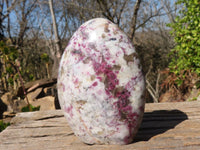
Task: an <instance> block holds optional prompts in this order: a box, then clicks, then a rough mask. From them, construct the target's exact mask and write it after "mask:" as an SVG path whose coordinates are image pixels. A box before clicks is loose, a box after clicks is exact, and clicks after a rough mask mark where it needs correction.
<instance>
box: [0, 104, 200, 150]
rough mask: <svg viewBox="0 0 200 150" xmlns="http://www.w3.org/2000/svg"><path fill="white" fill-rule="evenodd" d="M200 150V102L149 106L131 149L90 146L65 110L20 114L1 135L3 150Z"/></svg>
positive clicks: (112, 146) (127, 146) (123, 146)
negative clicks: (74, 129)
mask: <svg viewBox="0 0 200 150" xmlns="http://www.w3.org/2000/svg"><path fill="white" fill-rule="evenodd" d="M52 149H54V150H127V149H128V150H129V149H130V150H134V149H136V150H138V149H142V150H143V149H144V150H148V149H152V150H157V149H167V150H169V149H176V150H184V149H186V150H187V149H188V150H190V149H191V150H199V149H200V102H197V101H196V102H179V103H158V104H155V103H154V104H146V108H145V114H144V118H143V122H142V125H141V127H140V130H139V132H138V134H137V136H136V137H135V140H134V142H133V143H132V144H129V145H87V144H84V143H82V142H81V141H80V140H79V139H78V138H77V137H76V136H75V135H74V134H73V132H72V131H71V129H70V128H69V127H68V125H67V122H66V120H65V118H64V116H63V114H62V111H61V110H56V111H43V112H42V111H39V112H28V113H20V114H18V115H17V116H16V117H15V118H13V120H12V125H11V126H9V127H8V128H7V129H6V130H4V131H3V132H2V133H0V150H52Z"/></svg>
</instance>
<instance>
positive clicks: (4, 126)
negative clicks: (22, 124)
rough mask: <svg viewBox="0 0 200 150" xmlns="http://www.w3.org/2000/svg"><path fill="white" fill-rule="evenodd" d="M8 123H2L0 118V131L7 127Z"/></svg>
mask: <svg viewBox="0 0 200 150" xmlns="http://www.w3.org/2000/svg"><path fill="white" fill-rule="evenodd" d="M9 125H10V123H4V122H3V121H2V120H0V132H1V131H3V130H4V129H5V128H7V127H8V126H9Z"/></svg>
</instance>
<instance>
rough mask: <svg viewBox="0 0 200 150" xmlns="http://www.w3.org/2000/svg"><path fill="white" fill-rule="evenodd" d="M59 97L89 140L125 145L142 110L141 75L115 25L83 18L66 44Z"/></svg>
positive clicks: (129, 46) (74, 124)
mask: <svg viewBox="0 0 200 150" xmlns="http://www.w3.org/2000/svg"><path fill="white" fill-rule="evenodd" d="M57 86H58V97H59V102H60V105H61V108H62V109H63V111H64V114H65V117H66V118H67V121H68V123H69V125H70V127H71V128H72V130H73V131H74V133H75V135H77V136H78V137H79V138H80V139H81V140H82V141H83V142H85V143H88V144H129V143H131V142H132V141H133V138H134V136H135V134H136V132H137V130H138V128H139V125H140V123H141V120H142V117H143V113H144V103H145V100H144V89H145V84H144V76H143V74H142V71H141V65H140V62H139V59H138V55H137V53H136V51H135V49H134V47H133V45H132V42H131V41H130V40H129V39H128V37H127V35H126V34H125V33H124V32H122V31H121V30H120V29H119V28H118V27H117V25H115V24H114V23H112V22H111V21H109V20H107V19H103V18H96V19H92V20H89V21H87V22H86V23H84V24H83V25H81V26H80V27H79V29H78V30H77V31H76V32H75V33H74V35H73V36H72V38H71V40H70V41H69V44H68V46H67V48H66V49H65V51H64V53H63V56H62V59H61V63H60V67H59V74H58V84H57Z"/></svg>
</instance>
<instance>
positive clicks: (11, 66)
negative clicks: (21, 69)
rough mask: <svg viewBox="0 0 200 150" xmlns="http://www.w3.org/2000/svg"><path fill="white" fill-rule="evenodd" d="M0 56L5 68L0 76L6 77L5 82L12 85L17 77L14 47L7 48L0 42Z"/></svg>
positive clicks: (16, 51)
mask: <svg viewBox="0 0 200 150" xmlns="http://www.w3.org/2000/svg"><path fill="white" fill-rule="evenodd" d="M0 56H1V59H2V60H3V63H4V66H5V70H4V72H3V73H2V75H1V76H2V77H5V76H7V82H8V83H9V84H10V85H13V83H14V80H15V79H17V77H18V76H17V75H16V74H17V70H16V66H15V62H16V61H17V58H18V57H19V53H18V50H17V48H15V47H14V46H8V45H6V43H5V42H3V41H0Z"/></svg>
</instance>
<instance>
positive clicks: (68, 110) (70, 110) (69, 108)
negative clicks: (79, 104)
mask: <svg viewBox="0 0 200 150" xmlns="http://www.w3.org/2000/svg"><path fill="white" fill-rule="evenodd" d="M72 109H73V106H72V105H70V106H69V107H66V106H65V107H64V111H65V112H66V113H68V114H69V115H70V117H71V118H72V117H73V113H72Z"/></svg>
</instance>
